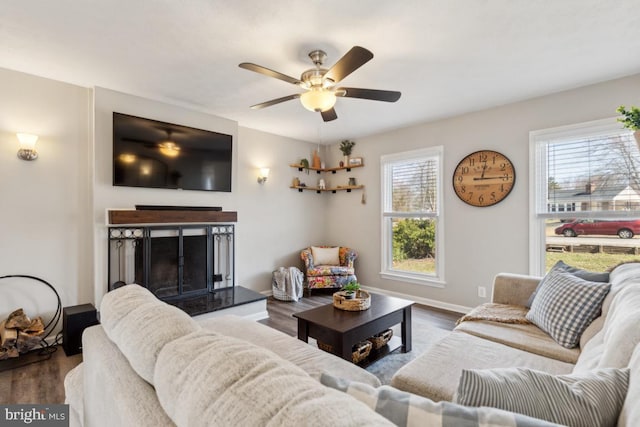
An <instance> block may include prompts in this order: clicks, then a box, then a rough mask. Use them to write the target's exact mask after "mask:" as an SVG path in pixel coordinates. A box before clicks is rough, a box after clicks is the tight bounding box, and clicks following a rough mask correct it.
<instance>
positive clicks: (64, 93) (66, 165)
mask: <svg viewBox="0 0 640 427" xmlns="http://www.w3.org/2000/svg"><path fill="white" fill-rule="evenodd" d="M0 93H1V94H2V95H1V96H0V204H1V206H2V208H1V209H0V276H4V275H13V274H24V275H32V276H36V277H39V278H41V279H43V280H45V281H47V282H49V283H51V284H52V285H53V286H54V287H55V288H56V290H57V291H58V293H59V294H60V298H61V300H62V304H63V306H68V305H75V304H78V303H86V302H92V300H93V292H92V286H91V283H92V257H91V249H92V248H91V246H90V239H89V238H88V236H90V234H91V224H90V221H89V201H90V188H89V173H88V148H89V135H90V131H89V120H88V116H89V114H88V113H89V95H90V91H89V90H88V89H86V88H82V87H78V86H74V85H70V84H66V83H61V82H56V81H53V80H48V79H43V78H40V77H35V76H31V75H27V74H23V73H18V72H15V71H10V70H5V69H0ZM16 132H27V133H34V134H37V135H39V136H40V139H39V140H38V143H37V145H36V149H37V151H38V152H39V158H38V159H37V160H35V161H31V162H27V161H23V160H20V159H18V158H17V156H16V153H17V151H18V140H17V138H16V135H15V134H16ZM31 282H32V281H26V280H25V281H21V283H24V287H23V285H22V284H21V283H17V285H18V286H17V287H18V288H22V289H23V290H25V295H13V296H8V294H7V289H8V288H7V287H6V286H5V285H6V284H7V283H8V282H7V281H6V280H2V281H0V295H2V298H0V317H2V316H1V315H2V314H5V313H6V312H7V311H8V310H13V309H16V308H19V307H23V306H24V308H25V310H29V308H30V307H37V308H38V309H39V312H38V313H35V314H47V313H49V312H50V311H51V310H55V305H53V307H52V304H55V299H52V292H50V291H49V290H48V288H46V287H45V286H44V285H42V286H39V285H38V284H37V283H38V282H33V283H31ZM27 283H29V284H28V285H27ZM34 310H35V309H34ZM27 314H31V315H34V313H33V312H30V311H27ZM45 320H46V319H45Z"/></svg>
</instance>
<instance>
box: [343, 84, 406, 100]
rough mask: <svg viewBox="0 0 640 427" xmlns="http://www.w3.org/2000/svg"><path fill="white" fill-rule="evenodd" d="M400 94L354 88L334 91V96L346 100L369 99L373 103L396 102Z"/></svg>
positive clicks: (391, 91) (390, 91)
mask: <svg viewBox="0 0 640 427" xmlns="http://www.w3.org/2000/svg"><path fill="white" fill-rule="evenodd" d="M400 95H402V93H400V92H396V91H393V90H377V89H359V88H355V87H340V88H338V89H336V96H343V97H346V98H362V99H371V100H373V101H385V102H396V101H397V100H398V99H400Z"/></svg>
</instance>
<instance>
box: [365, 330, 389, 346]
mask: <svg viewBox="0 0 640 427" xmlns="http://www.w3.org/2000/svg"><path fill="white" fill-rule="evenodd" d="M392 336H393V329H387V330H386V331H383V332H380V333H379V334H375V335H374V336H372V337H369V338H367V340H368V341H371V344H373V349H374V350H377V349H379V348H382V347H384V346H385V345H386V344H387V343H388V342H389V340H390V339H391V337H392Z"/></svg>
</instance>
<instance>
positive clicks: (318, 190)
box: [289, 185, 364, 194]
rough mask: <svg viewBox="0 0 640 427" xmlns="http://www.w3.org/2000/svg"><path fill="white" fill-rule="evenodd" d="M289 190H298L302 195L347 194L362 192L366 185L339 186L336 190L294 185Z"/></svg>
mask: <svg viewBox="0 0 640 427" xmlns="http://www.w3.org/2000/svg"><path fill="white" fill-rule="evenodd" d="M289 188H293V189H296V190H298V191H299V192H300V193H302V192H303V191H305V190H306V191H315V192H316V193H318V194H320V193H323V192H324V193H328V192H331V193H336V192H338V191H346V192H347V193H351V190H362V189H363V188H364V185H343V186H339V187H334V188H324V189H323V188H319V187H307V186H305V187H301V186H299V185H292V186H291V187H289Z"/></svg>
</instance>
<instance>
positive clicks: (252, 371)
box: [155, 329, 392, 426]
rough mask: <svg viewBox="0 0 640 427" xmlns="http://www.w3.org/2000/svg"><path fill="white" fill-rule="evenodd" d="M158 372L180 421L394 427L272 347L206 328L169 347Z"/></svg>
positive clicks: (164, 397)
mask: <svg viewBox="0 0 640 427" xmlns="http://www.w3.org/2000/svg"><path fill="white" fill-rule="evenodd" d="M155 372H156V374H155V383H156V392H157V395H158V399H159V401H160V403H161V405H162V406H163V408H164V409H165V411H166V413H167V414H168V415H169V417H170V418H171V419H172V420H173V422H175V423H176V424H177V425H179V426H205V425H215V426H258V425H260V426H301V425H331V426H383V425H384V426H386V425H392V424H391V423H390V422H388V421H387V420H386V419H385V418H383V417H382V416H380V415H378V414H376V413H375V412H373V411H371V410H370V409H369V408H368V407H367V406H366V405H364V404H363V403H361V402H358V401H357V400H356V399H353V398H351V397H349V396H345V395H344V394H343V393H340V392H338V391H336V390H332V389H330V388H327V387H324V386H323V385H321V384H320V383H319V382H318V381H316V380H314V379H313V378H311V377H310V376H309V375H307V374H306V373H305V372H304V371H303V370H301V369H300V368H298V367H297V366H295V365H294V364H292V363H290V362H288V361H286V360H284V359H282V358H280V357H278V356H277V355H275V354H274V353H272V352H270V351H269V350H267V349H264V348H260V347H258V346H255V345H253V344H251V343H249V342H247V341H244V340H240V339H236V338H233V337H229V336H225V335H221V334H216V333H215V332H211V331H207V330H202V329H201V330H199V331H197V332H194V333H192V334H189V335H186V336H184V337H182V338H178V339H177V340H175V341H172V342H171V343H169V344H167V345H166V346H165V347H164V348H163V349H162V350H161V351H160V355H159V357H158V361H157V365H156V370H155Z"/></svg>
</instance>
